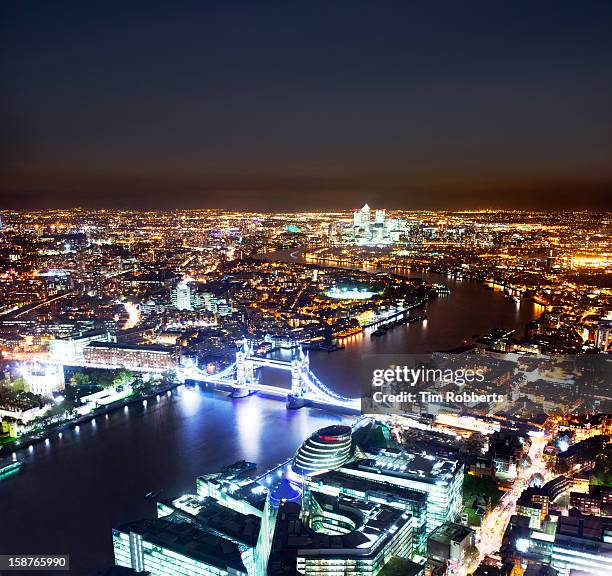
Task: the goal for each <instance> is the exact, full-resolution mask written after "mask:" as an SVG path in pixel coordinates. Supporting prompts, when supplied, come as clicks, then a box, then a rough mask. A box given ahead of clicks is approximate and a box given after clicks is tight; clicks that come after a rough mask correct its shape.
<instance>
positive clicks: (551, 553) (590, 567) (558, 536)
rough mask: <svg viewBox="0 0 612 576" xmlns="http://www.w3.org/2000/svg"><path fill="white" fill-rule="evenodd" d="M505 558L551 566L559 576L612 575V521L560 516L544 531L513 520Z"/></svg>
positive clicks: (524, 521)
mask: <svg viewBox="0 0 612 576" xmlns="http://www.w3.org/2000/svg"><path fill="white" fill-rule="evenodd" d="M504 541H505V545H504V550H503V554H504V556H507V557H510V558H513V559H520V560H523V561H534V562H538V563H541V564H549V565H550V566H552V567H553V568H554V569H555V570H556V571H557V573H558V575H559V576H573V575H583V574H584V575H586V574H588V575H589V576H609V575H610V574H612V520H611V519H610V518H600V517H596V516H582V515H580V516H578V515H576V516H559V517H558V519H557V520H556V521H553V520H550V521H549V520H547V521H546V522H545V523H544V524H543V525H542V528H541V529H533V528H530V527H529V519H528V518H526V517H523V516H517V517H514V518H513V519H512V522H511V523H510V525H509V526H508V530H507V531H506V534H505V536H504Z"/></svg>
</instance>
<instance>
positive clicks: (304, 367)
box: [287, 346, 310, 408]
mask: <svg viewBox="0 0 612 576" xmlns="http://www.w3.org/2000/svg"><path fill="white" fill-rule="evenodd" d="M309 370H310V359H309V357H308V352H306V354H304V351H303V350H302V347H301V346H300V348H299V351H298V353H297V355H296V356H295V357H294V358H292V359H291V394H289V396H287V407H289V408H301V407H302V406H304V404H305V400H304V393H305V392H306V383H305V381H304V377H305V375H306V374H308V371H309Z"/></svg>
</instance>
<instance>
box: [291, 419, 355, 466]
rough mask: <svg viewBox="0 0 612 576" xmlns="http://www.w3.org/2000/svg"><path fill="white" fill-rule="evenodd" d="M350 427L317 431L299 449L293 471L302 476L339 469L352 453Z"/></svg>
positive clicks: (331, 427) (333, 427)
mask: <svg viewBox="0 0 612 576" xmlns="http://www.w3.org/2000/svg"><path fill="white" fill-rule="evenodd" d="M351 433H352V429H351V427H350V426H341V425H334V426H327V427H326V428H321V429H320V430H317V431H316V432H315V433H314V434H313V435H312V436H310V437H309V438H308V439H307V440H306V441H305V442H304V443H303V444H302V445H301V446H300V448H299V450H298V451H297V454H296V455H295V458H294V459H293V470H294V471H295V472H297V473H298V474H301V475H302V476H305V475H307V474H316V473H318V472H325V471H326V470H333V469H335V468H339V467H340V466H342V465H343V464H344V463H346V462H348V460H350V459H351V456H352V453H353V446H352V437H351Z"/></svg>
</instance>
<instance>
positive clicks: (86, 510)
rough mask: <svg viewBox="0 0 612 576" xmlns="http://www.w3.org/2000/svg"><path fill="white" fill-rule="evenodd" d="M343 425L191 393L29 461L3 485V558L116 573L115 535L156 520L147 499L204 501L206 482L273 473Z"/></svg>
mask: <svg viewBox="0 0 612 576" xmlns="http://www.w3.org/2000/svg"><path fill="white" fill-rule="evenodd" d="M343 419H344V418H343V417H342V416H340V415H335V414H329V413H325V412H322V411H319V410H309V409H307V410H297V411H293V410H286V409H285V407H284V403H282V402H279V401H277V400H271V399H265V398H258V397H256V396H251V397H249V398H243V399H240V400H232V399H229V398H227V397H226V396H224V395H221V394H215V393H211V392H204V391H200V390H190V389H187V388H182V389H180V390H177V391H174V392H173V393H172V395H171V396H166V395H164V396H162V397H161V399H160V400H159V401H158V402H157V401H155V400H153V401H151V400H149V402H148V405H147V406H146V407H145V406H143V405H141V404H137V405H133V406H131V407H130V408H129V409H128V410H126V411H124V410H119V411H118V412H114V413H113V414H111V415H109V418H108V419H106V418H105V417H99V418H97V420H96V422H95V424H94V423H87V424H83V425H81V426H80V430H79V432H76V431H67V432H64V434H63V437H62V438H61V439H60V438H52V439H51V441H50V444H49V445H45V444H38V445H37V446H35V447H34V448H33V450H32V451H28V452H25V453H23V457H24V458H25V461H26V463H25V465H24V466H23V467H22V469H21V471H20V472H19V473H18V474H17V475H15V476H12V477H10V478H7V479H6V480H4V481H0V553H4V554H6V553H11V554H13V553H22V554H26V553H27V554H44V553H49V554H51V553H54V554H70V556H71V559H70V562H71V568H72V569H71V572H70V573H71V574H79V575H80V574H85V575H87V574H90V573H94V572H95V571H96V569H98V568H104V567H107V566H110V565H112V563H113V558H112V543H111V528H112V526H113V525H117V524H120V523H122V522H126V521H129V520H135V519H138V518H141V517H143V516H149V517H153V516H154V514H155V509H154V505H153V504H152V503H150V502H149V501H146V500H145V499H144V498H143V496H144V494H146V493H147V492H149V491H151V490H159V489H160V488H163V489H164V492H163V493H162V496H163V495H167V496H168V497H169V496H174V495H176V494H180V493H182V492H186V491H188V492H195V478H196V476H197V475H199V474H203V473H206V472H214V471H217V470H218V469H219V468H220V467H222V466H224V465H226V464H230V463H232V462H234V461H236V460H239V459H245V460H250V461H253V462H257V463H258V464H259V469H260V470H261V472H263V471H265V470H266V469H268V468H271V467H272V466H273V465H275V464H277V463H279V462H281V461H283V460H285V459H286V458H287V457H289V456H291V455H292V454H293V453H294V452H295V450H296V449H297V447H298V446H299V444H300V443H301V441H302V440H303V439H304V437H306V436H308V435H309V434H310V433H311V432H313V431H314V430H316V429H318V428H321V427H323V426H326V425H328V424H331V423H338V422H341V421H343Z"/></svg>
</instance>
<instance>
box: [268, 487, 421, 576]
mask: <svg viewBox="0 0 612 576" xmlns="http://www.w3.org/2000/svg"><path fill="white" fill-rule="evenodd" d="M309 500H310V501H309V502H308V518H307V520H303V517H302V511H301V507H300V505H299V504H297V503H295V502H282V503H281V505H280V508H279V510H278V516H277V519H276V527H275V530H274V538H273V541H272V549H271V553H270V559H269V562H268V571H267V573H268V576H289V575H292V576H295V575H296V574H303V575H304V576H328V575H329V576H335V575H338V574H342V575H343V576H358V575H361V574H367V575H368V576H376V575H377V574H379V573H380V572H381V570H383V568H384V567H385V565H386V564H387V563H388V562H389V561H390V560H391V559H394V558H401V559H403V562H404V563H405V564H404V565H405V566H409V567H410V568H406V569H404V570H403V574H406V576H409V575H411V574H412V575H420V574H422V573H423V567H422V566H420V565H418V564H416V563H413V562H411V561H410V560H409V558H410V556H411V555H412V522H411V517H410V515H409V514H408V513H407V512H403V511H402V510H398V509H396V508H392V507H390V506H387V505H383V504H375V503H372V502H364V501H362V500H356V499H352V498H334V497H330V496H326V495H324V494H321V493H316V494H315V493H313V494H311V497H310V499H309Z"/></svg>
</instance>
